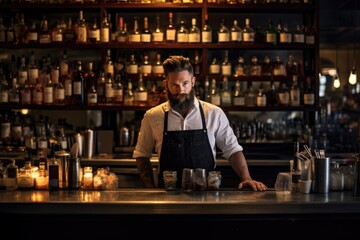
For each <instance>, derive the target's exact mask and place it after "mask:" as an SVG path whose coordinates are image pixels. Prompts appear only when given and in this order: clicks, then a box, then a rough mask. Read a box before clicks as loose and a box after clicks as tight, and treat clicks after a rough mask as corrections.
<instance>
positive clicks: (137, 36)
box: [129, 17, 141, 43]
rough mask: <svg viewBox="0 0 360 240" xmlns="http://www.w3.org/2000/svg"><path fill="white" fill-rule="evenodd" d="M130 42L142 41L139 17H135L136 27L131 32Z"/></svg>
mask: <svg viewBox="0 0 360 240" xmlns="http://www.w3.org/2000/svg"><path fill="white" fill-rule="evenodd" d="M129 42H131V43H140V42H141V34H140V31H139V19H138V17H134V28H133V30H132V31H131V32H130V33H129Z"/></svg>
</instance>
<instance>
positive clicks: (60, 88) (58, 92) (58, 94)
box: [54, 81, 65, 105]
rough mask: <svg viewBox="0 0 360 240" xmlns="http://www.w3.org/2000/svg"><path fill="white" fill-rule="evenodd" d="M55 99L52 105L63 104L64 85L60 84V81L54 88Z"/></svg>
mask: <svg viewBox="0 0 360 240" xmlns="http://www.w3.org/2000/svg"><path fill="white" fill-rule="evenodd" d="M54 97H55V99H54V103H55V104H60V105H62V104H64V103H65V87H64V84H63V83H62V81H60V82H59V83H58V84H57V85H56V87H55V96H54Z"/></svg>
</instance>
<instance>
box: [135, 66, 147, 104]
mask: <svg viewBox="0 0 360 240" xmlns="http://www.w3.org/2000/svg"><path fill="white" fill-rule="evenodd" d="M147 101H148V91H147V89H146V88H145V86H144V81H143V74H142V73H140V74H139V82H138V86H137V88H136V89H135V90H134V105H135V106H140V107H144V106H146V105H147Z"/></svg>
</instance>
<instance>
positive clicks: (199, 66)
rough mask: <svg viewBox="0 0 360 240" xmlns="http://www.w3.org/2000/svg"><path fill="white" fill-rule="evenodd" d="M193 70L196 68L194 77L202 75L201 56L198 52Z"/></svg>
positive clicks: (196, 52)
mask: <svg viewBox="0 0 360 240" xmlns="http://www.w3.org/2000/svg"><path fill="white" fill-rule="evenodd" d="M193 68H194V75H195V76H199V75H200V74H201V62H200V56H199V52H198V51H195V57H194V63H193Z"/></svg>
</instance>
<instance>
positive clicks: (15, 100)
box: [9, 77, 20, 104]
mask: <svg viewBox="0 0 360 240" xmlns="http://www.w3.org/2000/svg"><path fill="white" fill-rule="evenodd" d="M9 103H11V104H20V90H19V88H18V86H17V78H16V77H13V78H12V84H11V88H10V89H9Z"/></svg>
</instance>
